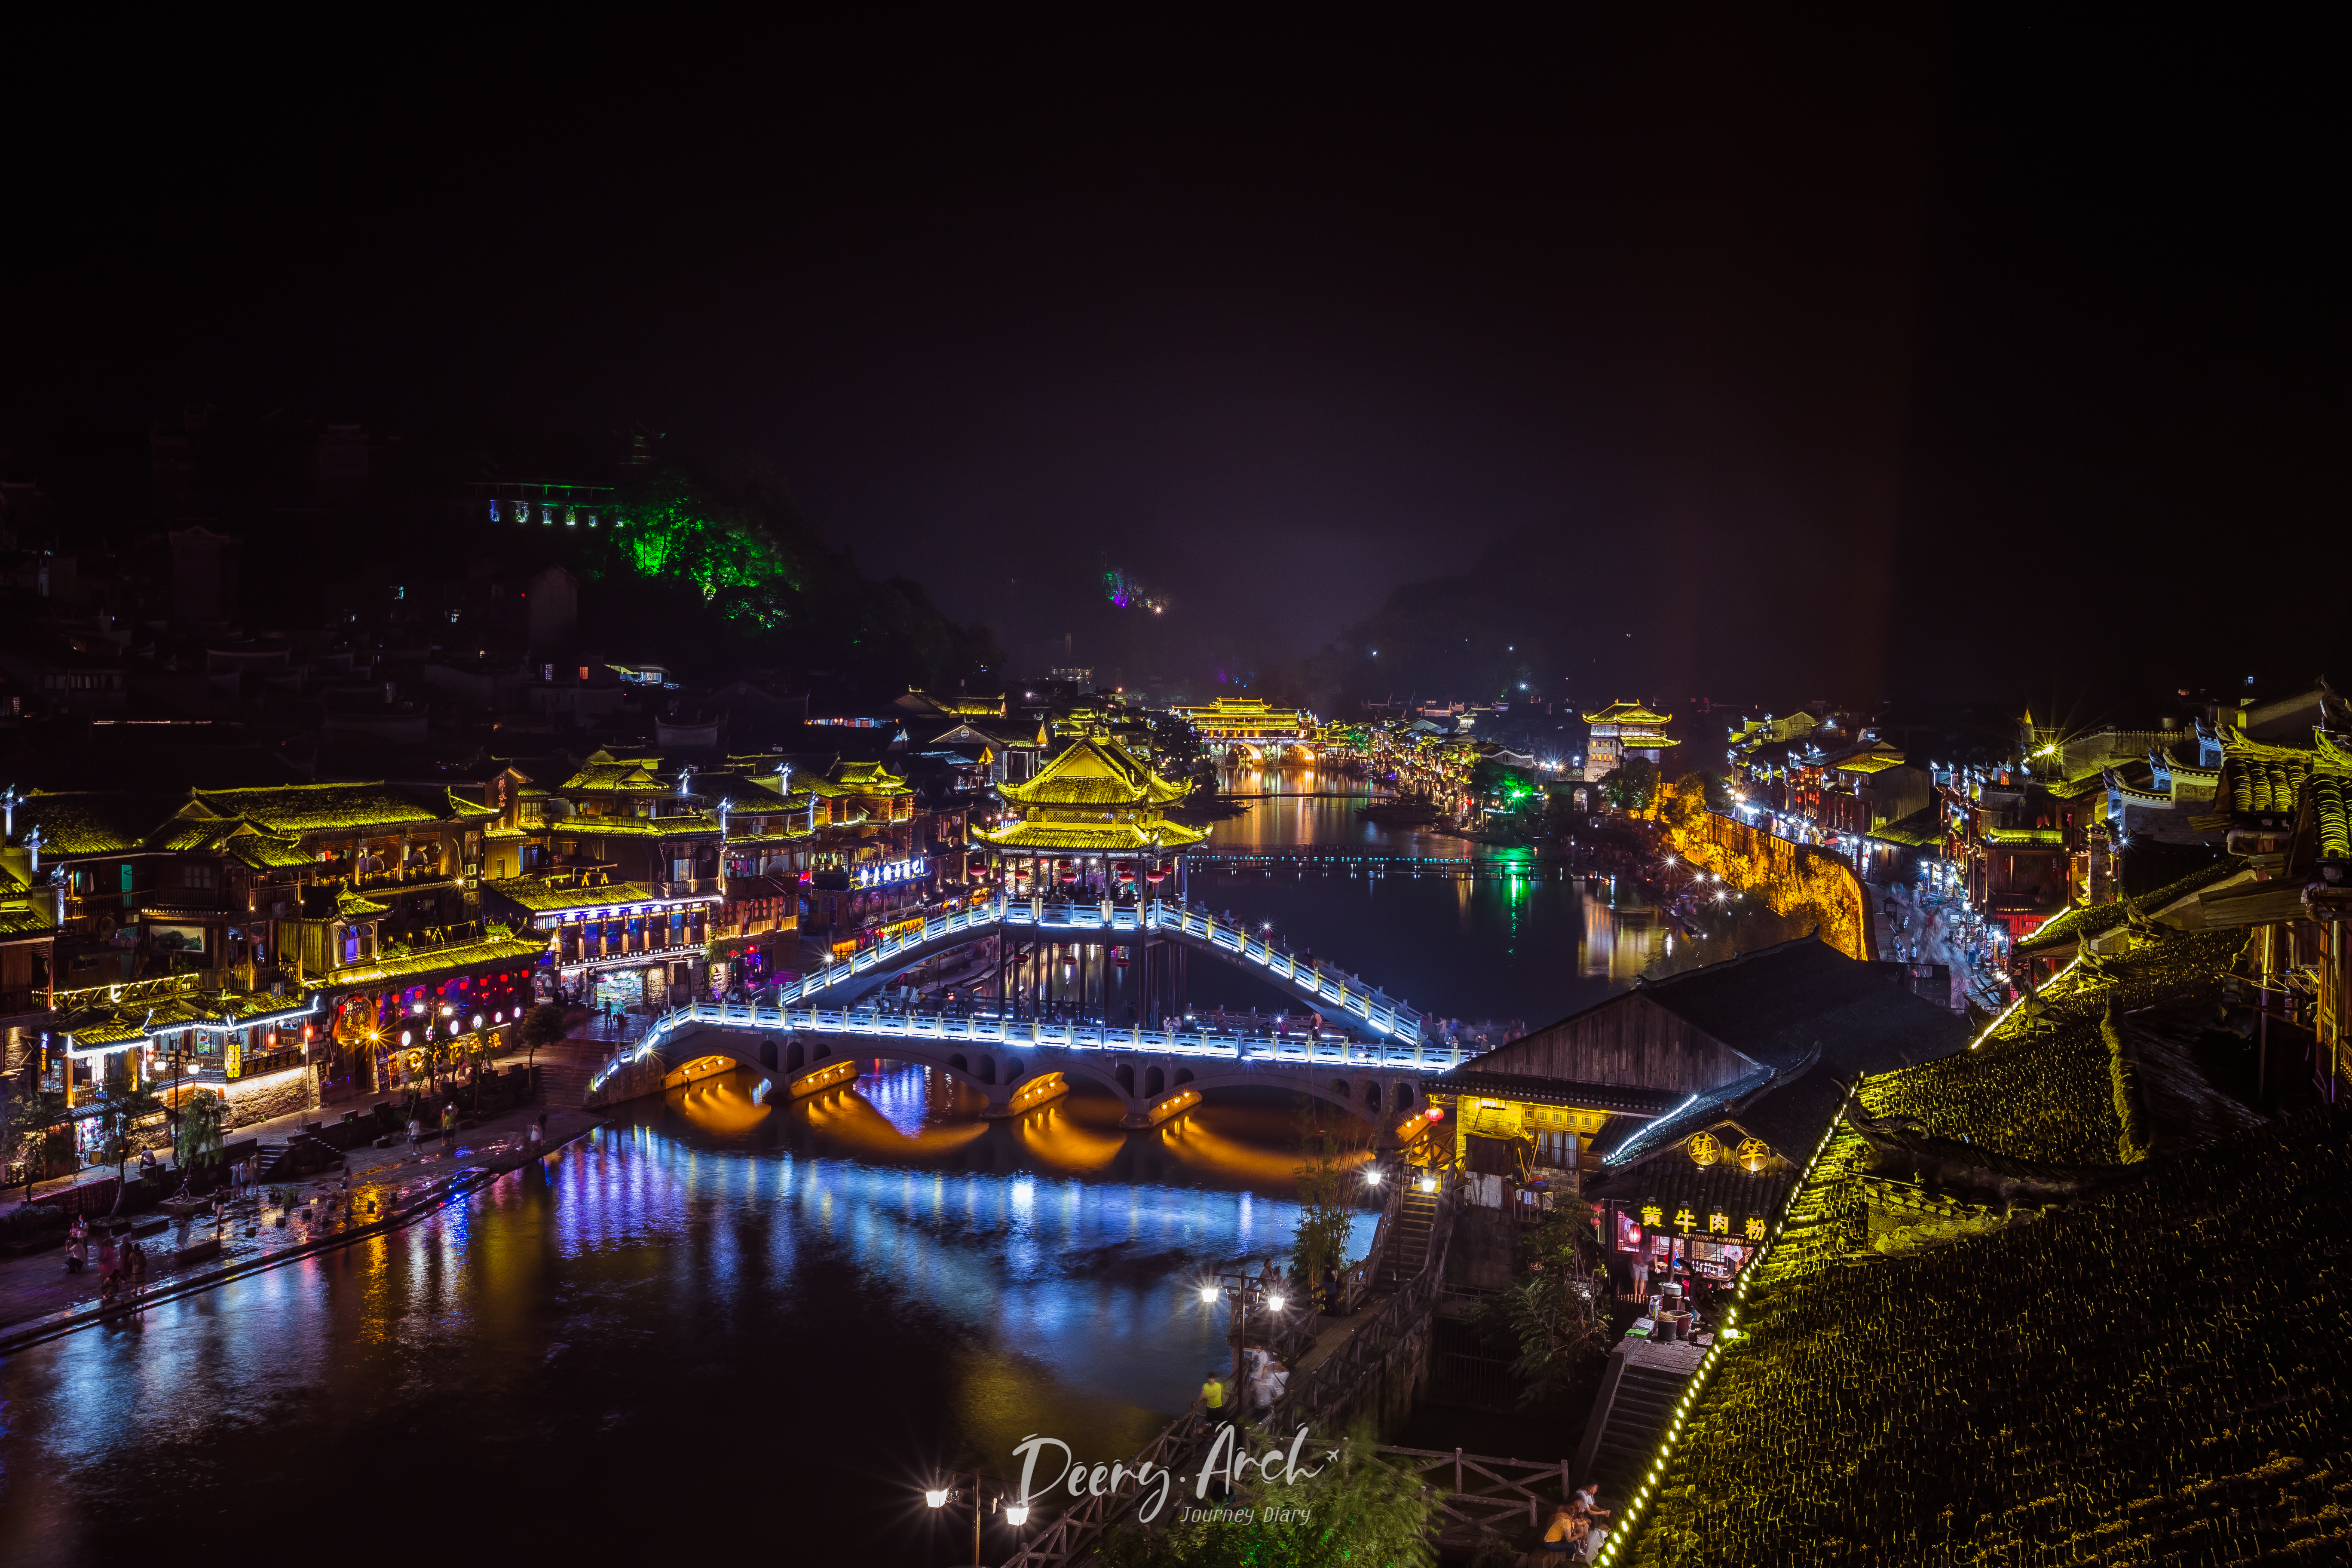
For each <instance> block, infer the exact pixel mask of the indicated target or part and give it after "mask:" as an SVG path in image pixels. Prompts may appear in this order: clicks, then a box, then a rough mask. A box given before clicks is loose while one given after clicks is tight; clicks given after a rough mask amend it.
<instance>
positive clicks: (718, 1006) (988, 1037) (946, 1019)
mask: <svg viewBox="0 0 2352 1568" xmlns="http://www.w3.org/2000/svg"><path fill="white" fill-rule="evenodd" d="M689 1024H715V1025H718V1026H721V1027H728V1028H742V1029H775V1030H782V1031H790V1032H793V1033H801V1034H820V1035H856V1036H864V1037H870V1038H875V1039H905V1040H938V1041H958V1040H968V1041H972V1042H976V1043H983V1044H993V1045H1013V1046H1029V1047H1045V1048H1047V1049H1057V1050H1072V1051H1124V1052H1129V1053H1139V1054H1141V1055H1146V1056H1171V1057H1194V1058H1198V1057H1208V1058H1222V1059H1223V1060H1227V1061H1237V1062H1249V1063H1268V1064H1273V1065H1277V1066H1280V1065H1291V1064H1296V1065H1298V1066H1309V1065H1313V1066H1325V1065H1328V1066H1334V1067H1350V1068H1366V1067H1370V1068H1381V1069H1383V1070H1385V1069H1390V1068H1401V1069H1404V1070H1407V1071H1412V1072H1416V1073H1441V1072H1444V1071H1447V1070H1448V1069H1450V1068H1454V1067H1456V1066H1459V1065H1460V1063H1461V1060H1462V1053H1461V1051H1460V1049H1459V1048H1458V1047H1443V1046H1435V1045H1428V1044H1424V1043H1423V1042H1422V1041H1421V1040H1420V1039H1419V1038H1418V1037H1414V1038H1413V1039H1412V1042H1411V1043H1409V1044H1408V1043H1404V1042H1402V1041H1396V1040H1351V1039H1348V1038H1346V1037H1339V1036H1322V1035H1318V1036H1314V1037H1301V1036H1297V1035H1278V1034H1276V1033H1274V1032H1272V1031H1271V1030H1267V1031H1258V1030H1246V1029H1215V1028H1210V1027H1208V1026H1204V1025H1195V1024H1190V1023H1180V1022H1175V1021H1171V1022H1170V1023H1168V1024H1166V1025H1164V1026H1160V1027H1159V1028H1148V1027H1144V1026H1136V1025H1129V1026H1119V1025H1117V1024H1108V1023H1072V1022H1068V1021H1056V1020H1053V1019H1044V1018H1002V1017H994V1016H987V1015H984V1014H969V1013H921V1012H912V1011H887V1010H885V1009H882V1008H879V1007H850V1008H835V1007H820V1006H816V1005H806V1006H783V1007H754V1006H747V1005H743V1004H741V1003H737V1002H695V1003H690V1004H688V1005H686V1006H683V1007H674V1008H672V1009H670V1010H669V1011H668V1012H667V1013H664V1014H663V1015H662V1016H660V1017H658V1018H656V1019H655V1020H654V1022H653V1024H652V1026H650V1027H648V1028H647V1029H646V1033H645V1035H644V1037H642V1038H640V1039H639V1040H637V1041H636V1042H635V1044H634V1045H632V1046H630V1047H628V1048H627V1049H625V1050H623V1051H620V1052H616V1053H615V1054H614V1057H613V1058H612V1059H611V1060H610V1061H608V1062H606V1063H605V1064H604V1067H603V1068H600V1069H599V1070H598V1071H597V1073H596V1076H595V1077H594V1078H593V1079H591V1080H590V1082H589V1088H590V1089H592V1090H593V1089H601V1088H603V1087H604V1082H605V1080H606V1079H609V1078H611V1077H612V1075H613V1074H614V1072H616V1071H618V1070H619V1069H620V1068H622V1067H624V1066H625V1065H626V1064H628V1063H630V1062H633V1061H642V1060H644V1059H645V1058H647V1057H649V1056H651V1055H653V1054H654V1052H655V1051H656V1050H657V1049H658V1048H659V1047H660V1046H661V1043H662V1041H663V1040H665V1039H666V1038H667V1037H669V1036H670V1035H671V1034H673V1033H675V1032H677V1030H678V1029H680V1028H681V1027H683V1026H687V1025H689Z"/></svg>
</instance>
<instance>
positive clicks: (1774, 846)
mask: <svg viewBox="0 0 2352 1568" xmlns="http://www.w3.org/2000/svg"><path fill="white" fill-rule="evenodd" d="M1666 837H1667V841H1668V842H1669V843H1671V844H1672V845H1673V846H1674V847H1675V852H1676V853H1677V854H1679V855H1681V856H1682V857H1683V858H1685V859H1686V860H1688V861H1689V862H1690V863H1691V864H1692V865H1694V866H1696V867H1699V868H1702V869H1705V870H1708V871H1713V872H1715V873H1716V874H1717V875H1718V876H1720V877H1721V878H1722V879H1723V880H1724V882H1725V884H1726V885H1727V886H1728V887H1731V888H1735V889H1739V890H1741V891H1753V892H1757V893H1760V894H1761V895H1762V896H1763V899H1764V901H1765V903H1766V904H1767V905H1769V907H1770V908H1771V910H1772V912H1773V913H1775V914H1782V915H1785V914H1792V913H1795V912H1797V911H1798V910H1804V909H1811V910H1814V911H1816V912H1817V913H1818V915H1819V917H1820V919H1821V922H1822V941H1823V942H1828V943H1829V944H1830V945H1831V946H1832V947H1834V948H1836V949H1837V950H1838V951H1839V952H1843V953H1844V954H1845V955H1846V956H1847V957H1848V958H1853V959H1867V958H1874V957H1876V956H1877V955H1876V954H1875V953H1874V952H1872V951H1871V950H1872V949H1873V948H1874V946H1875V945H1876V943H1875V942H1874V937H1873V933H1872V922H1871V919H1870V904H1869V901H1868V899H1867V897H1866V896H1865V895H1864V891H1863V887H1862V879H1860V878H1859V877H1856V876H1855V875H1854V874H1853V868H1852V867H1850V866H1848V865H1847V864H1846V863H1845V862H1844V861H1843V860H1842V859H1840V858H1838V857H1837V856H1835V855H1833V854H1832V853H1831V852H1830V851H1828V850H1826V849H1823V848H1822V847H1819V846H1818V845H1812V844H1799V843H1797V842H1795V841H1794V840H1792V839H1788V838H1783V837H1780V835H1779V834H1777V833H1771V832H1769V831H1767V830H1766V829H1764V828H1760V827H1750V826H1748V825H1747V824H1746V823H1744V822H1736V821H1734V820H1732V819H1731V818H1730V817H1727V816H1719V815H1717V813H1715V812H1712V811H1699V812H1691V813H1689V814H1687V815H1686V816H1685V817H1684V819H1683V820H1682V821H1681V822H1680V823H1676V824H1672V825H1670V826H1668V827H1667V830H1666Z"/></svg>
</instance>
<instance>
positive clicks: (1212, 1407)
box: [1201, 1368, 1228, 1431]
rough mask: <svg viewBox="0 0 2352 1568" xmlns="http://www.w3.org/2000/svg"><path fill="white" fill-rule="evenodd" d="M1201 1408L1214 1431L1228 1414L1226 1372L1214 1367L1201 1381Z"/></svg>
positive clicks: (1210, 1428)
mask: <svg viewBox="0 0 2352 1568" xmlns="http://www.w3.org/2000/svg"><path fill="white" fill-rule="evenodd" d="M1201 1410H1202V1414H1203V1415H1206V1416H1207V1417H1208V1427H1209V1430H1211V1431H1215V1430H1216V1429H1217V1427H1218V1426H1221V1425H1223V1422H1224V1420H1225V1417H1226V1415H1227V1414H1228V1412H1227V1411H1226V1409H1225V1374H1224V1373H1223V1372H1220V1371H1217V1370H1215V1369H1214V1368H1212V1369H1211V1371H1210V1373H1209V1375H1208V1376H1207V1377H1206V1378H1204V1379H1202V1383H1201Z"/></svg>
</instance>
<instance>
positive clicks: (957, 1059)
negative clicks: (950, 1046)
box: [948, 1051, 971, 1072]
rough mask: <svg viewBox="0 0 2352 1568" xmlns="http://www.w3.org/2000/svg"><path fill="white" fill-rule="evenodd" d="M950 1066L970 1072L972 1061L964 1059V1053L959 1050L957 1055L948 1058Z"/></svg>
mask: <svg viewBox="0 0 2352 1568" xmlns="http://www.w3.org/2000/svg"><path fill="white" fill-rule="evenodd" d="M948 1066H950V1067H951V1068H955V1069H956V1071H958V1072H970V1071H971V1063H970V1062H969V1061H966V1060H965V1059H964V1054H963V1053H962V1052H961V1051H958V1052H957V1053H956V1054H955V1055H953V1056H951V1057H950V1058H948Z"/></svg>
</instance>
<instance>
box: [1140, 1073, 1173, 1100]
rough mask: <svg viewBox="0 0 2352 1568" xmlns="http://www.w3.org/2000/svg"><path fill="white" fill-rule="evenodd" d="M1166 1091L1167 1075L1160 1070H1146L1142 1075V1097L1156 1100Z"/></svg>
mask: <svg viewBox="0 0 2352 1568" xmlns="http://www.w3.org/2000/svg"><path fill="white" fill-rule="evenodd" d="M1167 1089H1168V1074H1167V1071H1166V1070H1165V1069H1164V1068H1145V1069H1144V1073H1143V1097H1144V1098H1145V1099H1146V1100H1157V1099H1159V1098H1160V1096H1161V1095H1162V1094H1164V1093H1166V1092H1167Z"/></svg>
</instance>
